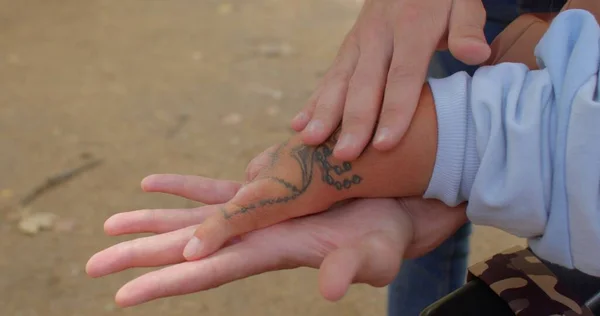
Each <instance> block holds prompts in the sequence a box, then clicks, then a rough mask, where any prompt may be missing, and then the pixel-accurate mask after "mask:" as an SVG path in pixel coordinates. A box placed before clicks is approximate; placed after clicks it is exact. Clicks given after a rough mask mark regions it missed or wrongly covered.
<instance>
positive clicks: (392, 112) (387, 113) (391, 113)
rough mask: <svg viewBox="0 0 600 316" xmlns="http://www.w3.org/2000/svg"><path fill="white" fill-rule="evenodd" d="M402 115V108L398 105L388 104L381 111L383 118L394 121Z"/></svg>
mask: <svg viewBox="0 0 600 316" xmlns="http://www.w3.org/2000/svg"><path fill="white" fill-rule="evenodd" d="M401 113H402V107H401V106H399V104H397V103H388V104H386V105H385V106H384V107H383V108H382V109H381V118H382V119H383V118H385V117H389V118H388V119H387V120H389V119H394V118H396V117H400V115H401Z"/></svg>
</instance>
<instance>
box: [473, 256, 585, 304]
mask: <svg viewBox="0 0 600 316" xmlns="http://www.w3.org/2000/svg"><path fill="white" fill-rule="evenodd" d="M473 278H479V279H480V280H481V281H483V282H484V283H486V284H487V285H488V286H489V287H490V289H492V291H494V292H495V293H496V294H497V295H498V296H499V297H501V298H502V299H503V300H504V301H505V302H506V303H507V304H508V305H509V306H510V308H511V309H512V311H513V312H514V313H515V315H517V316H546V315H564V316H575V315H581V316H594V315H593V314H592V312H591V311H590V310H589V308H588V307H586V306H585V305H584V302H583V301H581V300H579V299H577V298H576V297H575V296H574V295H573V293H568V292H567V291H566V290H565V288H564V287H563V286H561V284H560V281H559V280H558V279H557V277H556V276H555V275H554V273H552V271H550V270H549V269H548V267H546V266H545V265H544V264H543V263H542V262H541V261H540V260H539V259H538V258H537V257H536V256H535V255H534V254H533V253H532V252H530V251H529V250H527V249H524V248H522V247H513V248H510V249H507V250H505V251H503V252H501V253H498V254H496V255H494V256H493V257H492V258H490V259H488V260H485V261H482V262H480V263H477V264H475V265H473V266H471V267H470V268H469V274H468V280H469V281H470V280H472V279H473Z"/></svg>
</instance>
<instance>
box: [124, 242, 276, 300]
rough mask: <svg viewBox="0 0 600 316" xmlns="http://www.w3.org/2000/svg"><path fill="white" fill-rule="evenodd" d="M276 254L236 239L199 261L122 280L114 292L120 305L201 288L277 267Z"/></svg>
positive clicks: (200, 289)
mask: <svg viewBox="0 0 600 316" xmlns="http://www.w3.org/2000/svg"><path fill="white" fill-rule="evenodd" d="M279 261H280V256H279V255H278V253H277V252H275V251H271V250H270V249H269V248H268V247H250V246H249V245H247V244H244V243H240V244H236V245H233V246H231V247H228V248H225V249H223V250H221V251H219V252H218V253H216V254H214V255H213V256H211V257H208V258H206V259H204V260H201V261H193V262H184V263H180V264H178V265H174V266H170V267H167V268H164V269H161V270H158V271H153V272H150V273H147V274H145V275H142V276H141V277H139V278H137V279H135V280H133V281H131V282H129V283H127V284H125V285H124V286H123V287H122V288H121V289H120V290H119V291H118V292H117V295H116V301H117V304H119V305H120V306H123V307H127V306H133V305H138V304H141V303H144V302H148V301H151V300H154V299H158V298H163V297H169V296H175V295H184V294H189V293H194V292H199V291H204V290H208V289H212V288H215V287H218V286H220V285H223V284H226V283H229V282H232V281H235V280H239V279H243V278H246V277H249V276H252V275H256V274H260V273H263V272H267V271H275V270H278V269H279V266H280V264H279Z"/></svg>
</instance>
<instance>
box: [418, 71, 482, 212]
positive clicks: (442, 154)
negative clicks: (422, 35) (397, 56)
mask: <svg viewBox="0 0 600 316" xmlns="http://www.w3.org/2000/svg"><path fill="white" fill-rule="evenodd" d="M469 82H470V77H469V75H467V73H466V72H459V73H456V74H454V75H452V76H450V77H447V78H443V79H429V85H430V86H431V91H432V94H433V99H434V101H435V107H436V112H437V124H438V146H437V154H436V158H435V167H434V169H433V175H432V176H431V180H430V182H429V187H428V188H427V191H426V192H425V195H424V197H425V198H433V199H438V200H440V201H442V202H444V203H445V204H447V205H449V206H456V205H458V204H460V203H462V202H464V201H465V200H466V199H467V198H468V196H463V194H464V191H466V190H467V189H468V190H469V191H470V186H469V187H468V188H463V186H462V185H461V183H462V178H463V166H464V164H465V158H467V157H466V155H465V153H466V149H467V131H468V127H469V124H471V125H472V122H469V117H470V115H469V112H470V110H469V109H468V99H467V98H468V95H469ZM471 121H472V119H471ZM471 132H472V133H473V135H471V136H472V137H473V138H474V137H475V136H474V127H473V126H471ZM471 145H472V144H471ZM471 158H472V157H469V159H471ZM471 183H472V182H471Z"/></svg>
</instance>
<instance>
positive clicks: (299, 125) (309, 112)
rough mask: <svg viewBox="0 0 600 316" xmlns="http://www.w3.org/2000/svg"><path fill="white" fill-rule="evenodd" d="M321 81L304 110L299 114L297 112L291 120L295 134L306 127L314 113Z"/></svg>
mask: <svg viewBox="0 0 600 316" xmlns="http://www.w3.org/2000/svg"><path fill="white" fill-rule="evenodd" d="M322 81H323V80H321V82H319V84H318V85H317V89H316V90H315V91H314V92H313V94H312V95H311V96H310V98H309V99H308V102H307V103H306V105H305V106H304V108H303V109H302V110H301V111H300V112H298V114H296V116H294V118H293V119H292V125H291V126H292V129H293V130H295V131H296V132H301V131H302V130H303V129H304V128H305V127H306V125H307V124H308V122H310V119H311V118H312V116H313V113H314V111H315V107H316V106H317V100H318V99H319V95H320V94H321V90H322V89H321V86H322Z"/></svg>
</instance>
